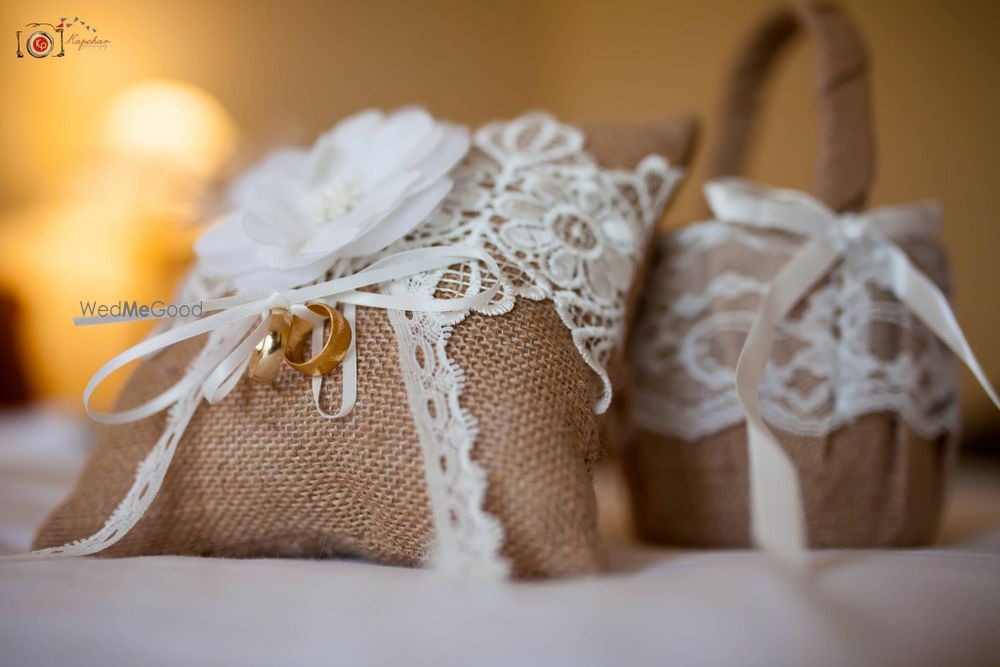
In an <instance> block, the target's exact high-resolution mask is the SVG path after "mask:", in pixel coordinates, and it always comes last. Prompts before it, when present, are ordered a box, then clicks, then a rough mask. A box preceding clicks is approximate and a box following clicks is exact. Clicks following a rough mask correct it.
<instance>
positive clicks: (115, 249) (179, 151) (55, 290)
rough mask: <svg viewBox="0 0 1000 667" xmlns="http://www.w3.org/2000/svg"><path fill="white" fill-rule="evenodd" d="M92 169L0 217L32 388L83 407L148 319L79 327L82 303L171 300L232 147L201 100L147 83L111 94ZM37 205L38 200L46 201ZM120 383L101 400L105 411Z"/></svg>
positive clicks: (2, 251)
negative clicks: (93, 385)
mask: <svg viewBox="0 0 1000 667" xmlns="http://www.w3.org/2000/svg"><path fill="white" fill-rule="evenodd" d="M79 123H80V127H79V131H80V132H82V133H86V134H96V137H97V139H98V144H97V145H96V146H95V147H94V149H95V150H94V151H93V153H92V154H91V157H90V159H89V160H88V161H86V162H82V163H75V164H74V165H73V168H72V170H71V171H70V172H69V173H67V178H66V179H65V181H63V180H60V181H55V180H50V181H49V187H48V188H47V189H46V190H45V191H43V192H42V195H43V197H42V198H41V201H40V202H39V203H38V204H37V205H35V206H29V207H27V208H25V209H22V210H21V211H19V212H18V213H16V214H12V215H9V216H6V217H5V219H4V220H2V221H0V284H4V285H5V288H6V289H8V290H10V291H11V292H12V293H13V294H14V295H15V296H16V297H17V298H18V301H19V302H20V305H21V312H22V315H23V318H22V321H20V322H19V327H20V329H21V332H20V333H21V336H20V341H21V344H22V346H23V350H22V352H23V357H24V361H25V367H26V368H27V370H28V373H29V380H30V381H31V383H32V388H33V390H34V392H35V393H36V394H38V395H40V396H43V397H59V398H63V399H66V400H67V401H68V402H69V403H70V404H71V405H76V406H79V405H80V395H81V393H82V391H83V388H84V386H85V385H86V382H87V380H88V379H89V378H90V375H91V374H92V373H93V372H94V371H96V370H97V369H98V368H99V367H100V366H101V365H102V364H103V363H105V362H106V361H108V360H109V359H111V358H112V357H113V356H115V355H116V354H118V353H119V352H121V351H122V350H124V349H125V348H126V347H128V346H129V345H131V344H133V343H135V342H136V341H137V340H138V339H139V338H141V337H142V335H143V334H144V333H145V332H146V331H148V330H149V328H150V323H148V322H147V323H136V324H129V325H108V326H99V327H84V328H78V327H74V326H73V324H72V318H73V317H74V316H77V315H80V301H98V302H102V303H113V302H116V301H118V300H127V301H131V300H133V299H134V300H137V301H138V302H140V303H149V302H151V301H153V300H156V299H164V300H169V298H170V294H171V293H172V292H173V289H174V285H175V283H176V281H177V279H178V277H179V276H180V274H181V272H182V271H183V268H184V267H183V264H184V263H185V260H186V258H187V257H188V256H189V253H190V243H191V238H190V237H191V227H192V225H191V223H192V222H193V221H194V220H195V219H196V217H197V216H198V211H199V208H200V202H201V200H202V199H203V198H204V196H205V191H206V189H207V188H208V187H209V185H210V184H211V179H212V178H213V177H214V176H215V175H216V173H217V170H218V169H219V167H220V166H221V165H222V163H223V162H224V161H225V160H226V159H228V158H229V156H230V155H231V152H232V149H233V147H234V145H235V129H234V125H233V123H232V121H231V120H230V118H229V116H228V114H226V112H225V111H224V110H223V109H222V107H221V106H220V105H219V104H218V103H217V102H215V100H214V99H212V98H211V97H210V96H209V95H208V94H207V93H205V92H204V91H201V90H199V89H197V88H195V87H193V86H189V85H186V84H182V83H176V82H170V81H146V82H140V83H138V84H136V85H133V86H130V87H129V88H126V89H125V90H123V91H122V92H121V93H120V94H119V95H117V96H116V97H114V98H113V99H112V100H111V102H110V104H109V106H108V109H107V111H106V113H105V114H104V116H102V117H101V119H100V123H101V127H103V131H101V132H96V133H95V132H93V130H94V129H95V128H92V127H89V126H87V125H86V123H85V121H83V120H80V121H79ZM43 202H44V203H43ZM123 379H124V377H123V376H122V377H115V378H113V379H112V382H110V383H109V387H108V388H107V390H104V391H102V392H100V393H101V395H100V396H98V397H96V398H97V400H96V401H95V404H96V406H97V407H98V408H99V409H103V408H107V407H109V406H110V403H111V401H112V399H113V397H114V394H115V391H114V390H115V387H116V386H120V383H121V382H122V380H123Z"/></svg>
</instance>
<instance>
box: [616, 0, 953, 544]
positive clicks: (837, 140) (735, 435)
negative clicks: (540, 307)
mask: <svg viewBox="0 0 1000 667" xmlns="http://www.w3.org/2000/svg"><path fill="white" fill-rule="evenodd" d="M799 32H805V33H806V34H807V35H808V36H809V37H810V38H812V39H813V41H814V42H815V44H816V51H817V56H818V79H819V80H818V85H817V93H818V106H819V111H820V117H821V131H822V135H821V149H820V160H819V168H818V172H817V177H816V185H815V192H816V195H817V197H819V198H820V199H821V200H823V201H824V202H825V203H826V204H827V205H828V206H830V207H831V208H832V209H833V210H836V211H847V210H852V209H858V208H860V207H862V206H863V205H864V202H865V200H866V197H867V194H868V191H869V188H870V185H871V180H872V174H873V171H874V168H873V165H874V140H873V133H872V125H871V109H870V99H869V81H868V71H869V66H868V59H867V54H866V50H865V48H864V44H863V41H862V38H861V36H860V34H859V33H858V31H857V30H856V28H855V26H854V24H853V23H852V22H851V21H850V20H849V19H848V17H846V16H845V15H844V14H843V13H842V12H840V11H839V10H838V9H836V8H835V7H833V6H831V5H824V4H816V5H812V4H809V5H799V6H796V7H795V8H794V9H779V10H778V11H776V12H774V13H773V14H771V15H770V16H768V17H767V18H766V19H765V20H764V21H763V22H762V24H761V25H760V27H759V28H758V29H757V30H756V31H754V32H753V34H752V35H751V36H750V39H749V41H748V42H747V43H746V45H745V46H744V48H743V50H742V51H741V52H740V54H739V57H738V59H737V63H736V67H735V68H734V70H733V72H732V76H731V80H730V81H729V86H728V90H727V95H726V99H725V102H724V105H723V115H722V119H721V120H722V131H721V135H720V141H719V142H718V144H717V147H716V150H715V151H714V153H713V158H714V159H713V161H712V164H711V166H710V174H711V176H713V177H716V176H727V175H736V174H739V173H741V171H742V170H743V164H744V161H745V160H744V158H745V154H746V150H747V147H748V144H749V142H750V139H751V130H752V125H753V121H754V119H755V116H756V112H757V110H758V108H759V106H760V100H759V98H760V96H761V91H762V88H763V85H764V83H765V80H766V79H767V77H768V75H769V73H770V71H771V70H772V69H773V65H774V63H775V61H776V59H777V57H778V55H779V52H780V51H781V49H782V48H783V47H784V46H785V45H786V44H787V43H788V42H789V41H790V39H791V38H792V37H793V36H795V35H796V34H797V33H799ZM720 254H721V253H720ZM911 258H912V257H911ZM719 259H720V261H718V262H715V263H713V262H712V261H711V260H709V261H708V262H707V264H706V265H705V266H701V267H699V269H698V270H699V271H700V272H702V273H703V274H705V275H717V274H718V273H719V272H722V271H726V270H727V269H729V268H731V267H730V266H729V265H728V263H727V262H729V261H734V260H733V258H732V257H731V256H730V257H729V258H728V259H727V260H723V259H722V258H721V256H720V258H719ZM914 259H915V258H914ZM655 261H656V262H671V261H673V258H672V257H670V256H669V255H662V256H659V257H658V258H657V259H656V260H655ZM942 261H943V260H942ZM925 268H926V267H925ZM656 273H657V271H656V270H655V269H654V270H653V272H652V274H653V275H654V276H655V274H656ZM930 275H932V276H933V275H934V274H933V273H931V274H930ZM936 277H937V278H938V282H939V283H940V284H941V286H942V287H943V288H945V289H947V285H946V284H944V283H946V282H947V280H946V278H944V277H943V276H940V275H939V276H936ZM691 279H692V280H697V279H698V278H697V277H696V276H692V277H691ZM656 289H658V286H657V284H656V283H655V279H654V281H653V282H652V283H651V284H649V285H647V287H646V290H647V292H652V291H653V290H656ZM713 308H715V309H718V308H725V306H724V305H718V304H717V305H714V306H713ZM715 312H718V311H717V310H716V311H715ZM641 316H642V315H640V317H641ZM646 316H648V317H653V315H652V314H647V315H646ZM881 335H883V338H881V339H879V340H874V341H871V343H872V345H873V348H876V349H881V350H883V351H884V353H885V356H886V358H892V357H893V356H894V355H895V352H896V351H897V350H903V349H907V348H911V349H912V348H919V347H921V346H925V345H929V344H935V341H934V339H933V334H931V333H930V332H929V331H927V330H926V329H925V328H923V327H919V326H916V327H910V328H900V329H894V330H892V331H888V330H887V331H885V332H884V334H881ZM731 342H732V344H733V345H735V348H734V349H732V350H730V351H729V354H730V356H731V358H732V359H735V358H736V356H737V355H738V353H739V348H740V347H741V346H742V342H743V341H742V337H740V339H739V340H733V341H731ZM782 354H787V350H785V351H783V350H782V343H781V342H780V341H777V342H776V345H775V349H774V350H773V352H772V358H775V357H777V358H780V357H781V355H782ZM806 381H807V380H806ZM775 434H776V435H777V436H778V438H779V439H780V441H781V443H782V444H783V446H784V448H785V450H786V451H787V452H788V454H789V456H790V457H791V459H792V460H793V462H794V463H795V465H796V467H797V469H798V471H799V476H800V481H801V488H802V493H803V501H804V505H805V513H806V518H807V522H808V535H809V541H810V544H811V546H813V547H875V546H911V545H920V544H925V543H927V542H929V541H930V540H932V539H933V537H934V535H935V532H936V530H937V526H938V524H939V521H940V517H941V513H942V508H943V503H944V497H945V490H946V479H947V471H948V468H949V464H950V461H951V459H952V458H953V454H954V451H955V443H956V438H955V434H954V433H945V434H944V435H942V436H941V437H939V438H937V439H933V440H929V439H926V438H922V437H921V436H920V435H918V434H917V433H916V432H914V430H913V429H912V428H911V427H910V426H909V425H908V424H907V422H906V421H905V420H904V419H903V418H902V417H901V416H900V415H899V414H896V413H886V412H877V413H871V414H867V415H863V416H862V417H861V418H859V419H858V420H856V421H855V422H854V423H851V424H849V425H847V426H845V427H843V428H840V429H838V430H835V431H833V432H831V433H829V434H828V435H826V436H825V437H816V438H811V437H810V438H805V437H800V436H796V435H794V434H791V433H787V432H782V431H780V430H777V429H776V430H775ZM626 438H627V444H626V445H625V447H624V453H623V456H624V463H625V468H626V473H627V476H628V479H629V485H630V490H631V496H632V501H633V509H634V517H635V523H636V529H637V531H638V533H639V535H640V536H641V537H642V538H643V539H646V540H649V541H653V542H659V543H666V544H677V545H687V546H697V547H746V546H749V545H750V542H751V537H750V526H749V518H750V517H749V497H748V491H749V489H748V484H749V471H748V460H747V442H746V427H745V426H744V425H743V424H739V425H735V426H732V427H730V428H727V429H725V430H723V431H721V432H718V433H716V434H714V435H710V436H708V437H704V438H702V439H700V440H696V441H687V440H683V439H680V438H675V437H666V436H664V435H662V434H660V433H654V432H650V431H647V430H644V429H642V428H633V429H630V430H629V432H628V435H627V436H626Z"/></svg>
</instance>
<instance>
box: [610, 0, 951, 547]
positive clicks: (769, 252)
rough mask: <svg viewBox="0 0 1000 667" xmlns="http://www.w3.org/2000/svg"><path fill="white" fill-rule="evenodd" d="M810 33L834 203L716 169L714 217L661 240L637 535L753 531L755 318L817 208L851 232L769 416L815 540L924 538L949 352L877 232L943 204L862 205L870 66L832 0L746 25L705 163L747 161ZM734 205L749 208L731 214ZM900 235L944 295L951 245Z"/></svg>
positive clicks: (795, 339) (815, 289)
mask: <svg viewBox="0 0 1000 667" xmlns="http://www.w3.org/2000/svg"><path fill="white" fill-rule="evenodd" d="M799 32H804V33H805V34H806V35H808V36H809V37H811V38H812V39H813V40H814V42H815V44H816V49H817V51H818V76H819V81H818V86H817V88H818V102H819V109H820V114H821V128H822V141H821V154H820V159H819V168H818V174H817V179H816V185H815V197H816V199H818V200H819V202H822V203H819V202H816V201H815V200H811V198H810V197H808V196H807V195H805V194H804V193H795V192H791V191H776V190H774V191H772V190H767V189H765V188H760V187H757V186H753V185H751V184H749V183H747V182H745V181H742V180H740V179H720V180H716V181H714V182H710V184H709V186H708V187H707V189H706V192H707V194H708V197H709V200H710V203H711V204H712V206H713V214H714V215H713V217H715V218H716V220H713V221H711V222H706V223H699V224H696V225H692V226H689V227H686V228H684V229H682V230H679V231H677V232H674V233H671V234H668V235H666V236H665V237H664V238H662V239H661V240H660V242H659V244H658V251H657V255H658V256H657V259H656V260H655V265H654V268H653V270H652V271H651V276H650V280H649V283H648V286H647V289H646V293H645V302H644V308H643V311H642V313H641V315H640V322H639V323H638V325H637V329H636V332H635V337H634V339H633V349H634V359H633V364H634V375H635V378H634V386H633V387H632V388H631V391H630V399H631V400H630V404H629V407H628V413H629V415H630V419H631V422H632V428H633V430H632V431H631V433H630V436H629V440H628V444H627V447H626V452H625V458H626V467H627V472H628V476H629V480H630V488H631V495H632V499H633V504H634V513H635V519H636V524H637V529H638V531H639V533H640V534H641V536H642V537H643V538H644V539H647V540H650V541H655V542H662V543H669V544H680V545H692V546H700V547H743V546H747V545H749V544H750V543H751V541H752V540H751V521H750V518H751V503H750V497H751V489H750V488H749V481H750V477H751V475H750V470H749V468H750V461H749V460H748V439H747V433H748V431H747V425H746V423H745V414H744V411H743V409H742V408H741V405H740V402H739V400H738V396H737V393H736V391H735V390H734V376H735V372H736V368H737V359H738V358H739V356H740V354H741V350H742V348H743V346H744V342H745V340H746V339H747V332H748V331H749V330H750V327H751V324H752V322H753V321H754V317H755V311H757V309H758V307H759V306H760V304H761V303H762V300H763V299H764V296H765V294H767V293H768V292H771V293H772V296H774V294H775V293H776V292H775V290H776V289H778V288H775V287H774V284H773V281H775V280H776V279H777V277H778V276H779V272H781V271H782V270H783V269H784V267H786V266H787V265H788V264H789V263H790V260H791V258H792V257H794V256H795V255H796V253H798V252H800V251H801V250H802V248H804V247H805V243H804V240H803V238H801V237H800V236H798V235H796V234H792V233H789V232H788V231H786V230H785V229H784V228H783V225H784V224H785V220H786V218H792V219H791V222H794V223H804V222H809V221H810V220H812V219H815V220H817V221H818V222H816V226H815V234H816V236H817V237H823V236H824V235H826V234H829V239H830V241H829V243H831V244H836V243H841V244H843V245H842V253H843V254H842V255H841V256H840V258H839V259H838V260H837V262H836V263H835V264H831V267H832V268H831V269H830V270H829V271H828V272H826V273H824V274H820V276H819V279H818V281H817V282H815V284H813V285H812V287H811V289H810V291H808V292H806V293H805V294H804V296H803V298H801V299H799V300H798V301H797V302H796V303H794V304H793V306H792V307H791V310H790V311H789V312H788V314H787V315H786V316H785V317H783V318H779V320H780V322H779V323H777V325H776V326H775V329H774V331H775V333H774V341H773V347H772V349H771V353H770V355H769V356H765V357H764V360H763V362H762V365H761V368H762V371H763V379H762V381H761V382H760V384H759V407H760V413H761V415H762V417H763V420H764V421H765V422H766V423H767V424H768V425H769V426H770V428H771V429H772V430H773V432H774V435H775V436H776V438H775V439H776V440H777V441H778V442H779V443H780V447H781V448H783V449H784V451H785V452H786V453H787V455H788V458H790V459H791V463H792V464H793V466H794V469H795V470H797V474H798V481H799V485H798V486H799V487H800V489H801V506H802V508H803V509H804V514H805V523H806V526H807V528H806V529H805V532H807V538H808V543H809V544H810V545H811V546H813V547H870V546H876V545H891V546H904V545H916V544H922V543H926V542H928V541H929V540H931V539H932V538H933V536H934V534H935V530H936V527H937V525H938V521H939V518H940V515H941V509H942V502H943V498H944V492H945V479H946V469H947V467H948V462H949V460H950V458H951V454H952V452H953V449H954V447H953V446H954V443H955V432H956V426H957V417H958V412H957V410H958V406H957V394H956V374H955V367H954V362H953V358H952V356H951V353H950V352H949V351H948V349H947V348H946V346H945V345H944V344H943V343H942V342H941V341H940V340H938V339H937V337H935V335H934V334H933V333H931V331H930V330H929V329H928V328H927V327H925V326H924V324H923V323H922V322H921V321H920V320H919V319H918V318H917V317H915V316H914V314H913V312H911V309H910V308H909V307H907V306H906V305H904V304H901V303H900V302H899V301H898V300H897V299H896V298H895V295H894V293H893V292H891V291H890V289H888V286H889V285H890V283H891V281H892V280H893V276H892V275H891V273H890V272H888V271H887V266H888V262H886V261H885V260H884V259H880V258H882V257H883V255H881V254H879V253H883V252H887V251H886V248H887V247H888V246H887V245H886V244H884V243H882V238H883V237H882V236H880V235H881V234H882V231H877V232H873V233H872V232H870V229H869V228H871V227H876V226H878V225H882V224H884V223H894V222H895V221H893V220H891V219H890V220H887V219H889V218H893V217H894V216H895V217H897V218H905V220H904V222H906V223H909V222H912V221H914V220H915V221H916V222H918V223H920V224H921V225H923V223H925V222H933V223H935V224H936V215H937V213H936V209H934V207H933V206H930V205H920V207H913V208H912V210H911V209H904V208H903V207H898V209H888V208H887V209H879V210H877V211H864V212H862V207H863V206H864V203H865V200H866V197H867V195H868V191H869V187H870V185H871V180H872V174H873V164H874V141H873V136H872V120H871V110H870V98H869V81H868V71H869V66H868V60H867V56H866V52H865V49H864V45H863V43H862V40H861V37H860V35H859V33H858V31H857V30H856V28H855V26H854V25H853V23H852V22H851V21H850V20H849V19H848V18H847V17H846V16H845V15H844V14H842V13H841V12H840V11H839V10H837V9H835V8H833V7H830V6H822V5H809V6H801V7H797V8H796V9H794V10H791V9H789V10H784V9H783V10H780V11H777V12H776V13H774V14H772V15H770V16H769V17H768V18H767V19H766V20H765V21H764V22H763V23H762V25H761V26H760V27H759V28H758V29H757V30H756V31H755V32H754V33H753V34H752V36H751V39H750V40H749V42H748V43H747V45H746V46H745V48H744V49H743V50H742V51H741V53H740V58H739V60H738V63H737V67H736V68H735V70H734V72H733V75H732V79H731V81H730V83H729V89H728V95H727V98H726V101H725V111H724V115H723V118H722V121H723V122H722V133H721V137H720V143H719V145H718V150H717V151H716V153H715V155H714V158H715V159H714V162H713V163H712V165H711V168H710V171H711V173H712V175H713V176H715V177H726V176H732V175H735V174H739V173H740V171H741V169H742V166H743V158H744V156H745V152H746V146H747V142H748V139H749V137H750V130H751V129H752V128H751V126H752V122H753V120H754V115H755V113H756V111H757V108H758V106H759V97H760V93H761V88H762V86H763V84H764V82H765V79H766V77H767V75H768V74H769V72H770V70H771V69H772V66H773V65H774V62H775V61H776V59H777V56H778V54H779V52H780V50H781V47H783V46H785V45H786V44H787V43H788V42H789V41H790V40H791V38H792V37H793V36H795V35H796V34H797V33H799ZM810 200H811V201H810ZM734 201H738V202H739V203H740V204H741V205H742V209H741V210H742V211H743V215H744V216H745V217H743V218H741V217H740V216H739V215H736V216H734V217H732V219H730V220H720V218H724V217H725V214H724V212H720V211H722V210H723V209H725V208H726V206H729V205H731V204H732V203H733V202H734ZM824 204H825V207H824V206H823V205H824ZM788 211H792V212H793V215H790V216H785V217H784V218H783V217H782V216H783V215H785V214H786V213H787V212H788ZM855 212H857V218H854V217H852V214H854V213H855ZM900 212H902V213H900ZM768 216H772V218H768ZM796 216H797V217H796ZM864 216H868V217H867V218H865V217H864ZM761 220H763V221H764V223H767V224H762V223H761ZM855 223H856V224H855ZM891 226H892V225H891V224H884V227H885V228H889V227H891ZM897 226H898V227H903V226H905V225H897ZM924 226H926V225H924ZM880 230H881V228H880ZM852 235H854V236H852ZM889 236H892V239H891V240H892V243H894V244H895V246H897V247H898V248H900V249H902V250H903V251H905V255H904V257H905V256H908V257H909V260H910V261H911V262H912V263H913V265H915V266H916V267H918V268H919V269H920V270H922V271H923V273H924V274H925V275H926V276H928V277H930V278H931V279H932V280H933V281H934V282H935V283H937V284H938V286H939V287H940V288H941V289H943V290H945V291H947V285H948V270H947V266H946V264H945V258H944V253H943V249H942V248H941V246H940V244H939V242H938V241H937V239H936V238H934V236H933V235H932V234H924V233H923V232H921V233H919V234H918V233H909V232H907V231H906V230H903V231H902V232H901V233H898V234H894V235H892V234H890V233H889V232H886V236H885V238H888V237H889ZM889 254H891V252H890V253H889ZM802 264H803V266H802V267H799V268H800V269H803V270H806V271H808V270H809V269H810V263H809V262H808V261H806V262H803V263H802ZM788 287H789V286H788V285H787V284H786V285H783V286H782V287H781V289H780V290H779V292H780V291H781V290H786V291H787V288H788ZM791 287H792V288H794V287H796V286H795V285H792V286H791ZM807 288H809V286H808V285H807V286H803V289H807ZM775 298H781V297H780V296H778V297H775ZM941 301H944V299H943V298H942V299H941ZM763 363H766V364H767V366H766V370H764V369H763ZM762 490H763V489H762ZM779 509H780V508H779ZM766 518H767V517H766V516H764V513H763V512H762V519H766Z"/></svg>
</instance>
